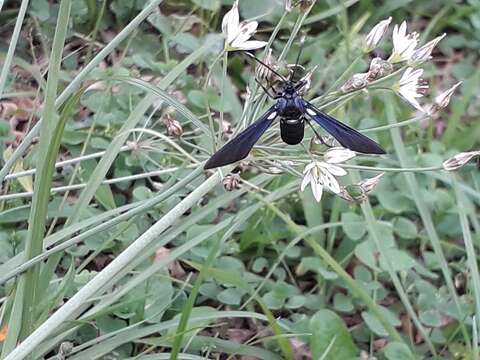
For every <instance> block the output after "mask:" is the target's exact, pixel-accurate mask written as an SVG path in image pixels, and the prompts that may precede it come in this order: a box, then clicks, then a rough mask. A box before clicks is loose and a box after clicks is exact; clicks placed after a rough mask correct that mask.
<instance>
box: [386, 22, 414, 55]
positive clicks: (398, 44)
mask: <svg viewBox="0 0 480 360" xmlns="http://www.w3.org/2000/svg"><path fill="white" fill-rule="evenodd" d="M392 38H393V53H392V55H391V56H390V58H389V59H388V61H389V62H391V63H392V64H394V63H397V62H401V61H405V60H409V59H411V58H412V55H413V53H414V51H415V47H416V46H417V44H418V33H416V32H413V33H410V34H407V22H406V21H404V22H403V23H402V24H401V25H400V27H398V25H395V26H394V27H393V34H392Z"/></svg>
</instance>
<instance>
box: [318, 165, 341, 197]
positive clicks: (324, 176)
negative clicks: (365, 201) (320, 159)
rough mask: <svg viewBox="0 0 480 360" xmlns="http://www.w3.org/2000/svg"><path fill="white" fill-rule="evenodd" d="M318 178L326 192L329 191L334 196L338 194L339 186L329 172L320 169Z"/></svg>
mask: <svg viewBox="0 0 480 360" xmlns="http://www.w3.org/2000/svg"><path fill="white" fill-rule="evenodd" d="M320 178H321V182H322V183H323V185H324V186H325V187H326V188H327V189H328V190H330V191H331V192H333V193H334V194H338V193H340V184H339V183H338V181H337V179H335V176H333V175H332V174H331V173H330V172H328V171H326V170H325V169H322V170H321V173H320Z"/></svg>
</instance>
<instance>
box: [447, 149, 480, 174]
mask: <svg viewBox="0 0 480 360" xmlns="http://www.w3.org/2000/svg"><path fill="white" fill-rule="evenodd" d="M475 156H480V150H477V151H468V152H461V153H459V154H457V155H455V156H453V157H451V158H450V159H448V160H446V161H444V162H443V164H442V165H443V169H444V170H447V171H453V170H457V169H459V168H461V167H462V166H464V165H465V164H466V163H468V162H469V161H470V160H471V159H472V158H473V157H475Z"/></svg>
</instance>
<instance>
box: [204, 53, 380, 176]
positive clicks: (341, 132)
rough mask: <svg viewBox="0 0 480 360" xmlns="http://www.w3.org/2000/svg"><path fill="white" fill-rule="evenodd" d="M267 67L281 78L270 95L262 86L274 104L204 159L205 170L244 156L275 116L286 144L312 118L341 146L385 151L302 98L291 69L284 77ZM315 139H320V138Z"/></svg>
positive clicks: (297, 139) (301, 83) (302, 81)
mask: <svg viewBox="0 0 480 360" xmlns="http://www.w3.org/2000/svg"><path fill="white" fill-rule="evenodd" d="M255 59H256V58H255ZM256 60H257V61H258V62H260V63H261V64H262V65H263V66H266V67H268V66H267V65H266V64H264V63H263V62H262V61H260V60H258V59H256ZM268 69H269V70H270V71H272V72H273V73H275V74H276V75H277V76H278V77H280V78H281V79H282V81H281V84H280V91H279V92H277V93H275V95H273V96H272V95H271V94H270V92H269V89H265V88H264V87H263V86H262V88H263V89H264V90H265V92H266V93H267V95H269V96H270V97H271V98H272V99H274V100H275V104H274V105H273V106H272V107H271V108H270V109H268V110H267V112H266V113H265V114H263V115H262V116H261V117H260V118H259V119H258V120H257V121H255V122H254V123H253V124H252V125H250V126H249V127H247V128H246V129H245V130H243V131H242V132H241V133H240V134H238V135H237V136H236V137H235V138H233V139H232V140H230V141H229V142H228V143H226V144H225V145H224V146H223V147H222V148H221V149H220V150H218V151H217V152H216V153H215V154H213V155H212V157H211V158H210V159H208V161H207V162H206V164H205V166H204V168H205V169H213V168H217V167H220V166H225V165H228V164H232V163H234V162H236V161H239V160H242V159H244V158H246V157H247V155H248V153H249V152H250V150H251V149H252V147H253V145H254V144H255V143H256V142H257V141H258V139H260V136H262V134H263V133H264V132H265V131H266V130H267V129H268V128H269V127H270V126H271V125H272V123H273V121H274V120H275V119H276V118H277V117H278V118H280V135H281V137H282V140H283V141H284V142H285V143H287V144H289V145H296V144H298V143H300V142H301V141H302V140H303V135H304V130H305V122H307V123H308V124H310V119H312V120H313V121H315V122H316V123H317V124H318V125H320V126H321V127H322V128H323V129H324V130H325V131H327V132H328V133H330V134H331V135H332V136H333V137H334V138H335V139H336V140H337V141H338V142H339V143H340V144H341V145H342V146H343V147H346V148H348V149H350V150H353V151H357V152H360V153H364V154H385V150H383V149H382V147H381V146H380V145H378V144H377V143H376V142H375V141H373V140H371V139H369V138H368V137H366V136H364V135H362V134H360V133H359V132H358V131H356V130H355V129H352V128H351V127H349V126H347V125H345V124H343V123H341V122H340V121H338V120H336V119H334V118H333V117H331V116H329V115H327V114H325V113H323V112H321V111H320V110H318V109H317V108H316V107H315V106H313V105H312V104H310V103H309V102H308V101H306V100H305V99H303V97H302V95H301V94H302V90H303V89H304V87H305V85H306V84H307V80H305V79H300V80H299V81H293V80H292V79H293V78H294V73H295V68H294V70H293V72H292V74H291V76H290V77H289V79H285V78H284V77H283V76H282V75H280V74H278V73H277V72H276V71H275V70H273V69H271V68H270V67H268ZM312 128H313V127H312ZM315 133H316V132H315ZM319 138H320V140H321V137H319Z"/></svg>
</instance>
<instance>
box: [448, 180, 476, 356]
mask: <svg viewBox="0 0 480 360" xmlns="http://www.w3.org/2000/svg"><path fill="white" fill-rule="evenodd" d="M450 177H451V179H452V184H453V188H454V190H455V196H456V198H457V209H458V216H459V217H460V224H461V225H462V232H463V241H464V243H465V249H466V251H467V262H468V268H469V270H470V276H471V283H472V285H473V286H472V287H473V294H474V298H475V305H476V306H475V319H476V321H477V323H476V324H475V323H474V324H473V326H476V329H475V330H476V331H478V330H479V328H478V321H479V320H480V274H479V272H478V263H477V256H476V255H475V246H474V242H473V237H472V232H471V230H470V224H469V221H468V216H467V211H466V210H467V209H468V208H469V206H468V204H467V201H466V199H465V195H464V194H463V192H462V191H461V190H460V187H459V186H458V183H457V180H456V175H455V174H454V173H451V174H450ZM473 340H474V342H476V339H475V338H474V339H473ZM474 349H475V351H476V352H478V346H475V347H474ZM478 356H479V354H478V353H474V354H473V359H478Z"/></svg>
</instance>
